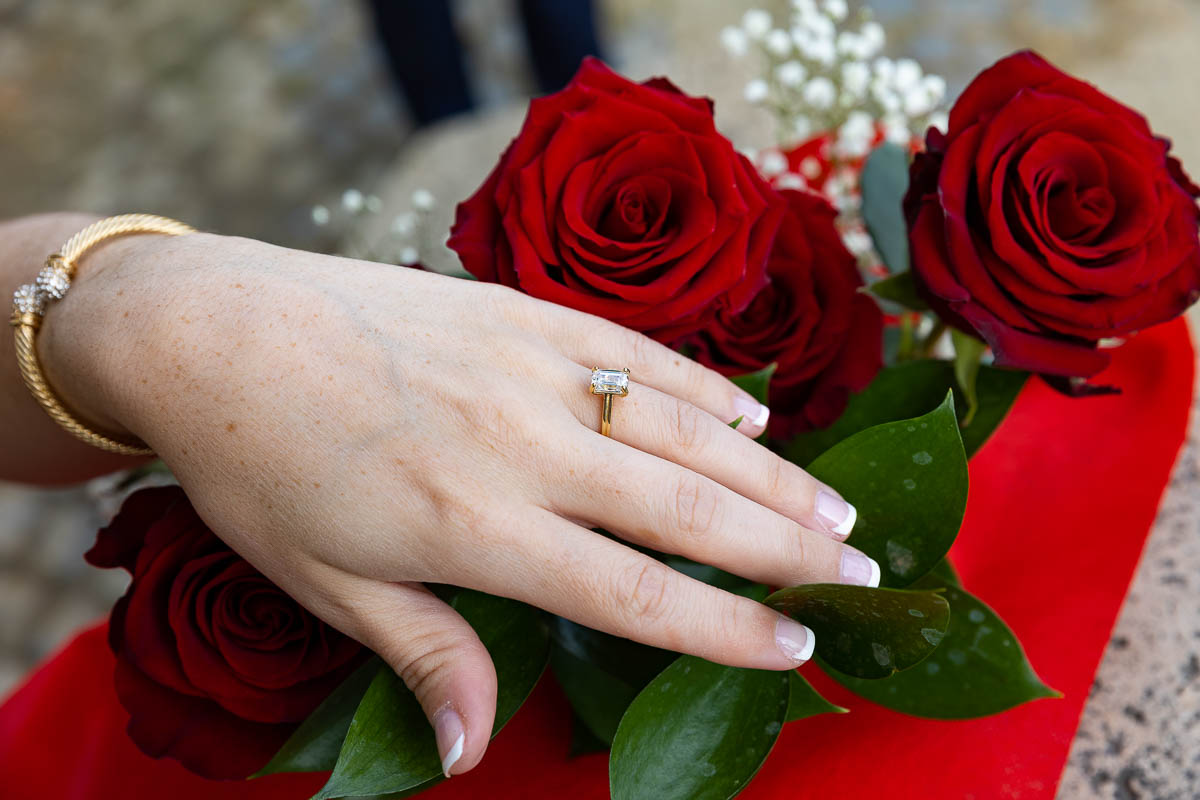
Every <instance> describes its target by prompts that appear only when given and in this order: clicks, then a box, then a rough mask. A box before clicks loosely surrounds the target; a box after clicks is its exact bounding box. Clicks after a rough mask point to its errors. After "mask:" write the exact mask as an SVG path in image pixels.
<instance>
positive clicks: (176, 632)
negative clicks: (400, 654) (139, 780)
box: [86, 486, 366, 779]
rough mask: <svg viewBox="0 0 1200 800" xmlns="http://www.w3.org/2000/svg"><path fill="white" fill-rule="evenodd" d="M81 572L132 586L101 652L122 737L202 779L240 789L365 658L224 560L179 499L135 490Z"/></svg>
mask: <svg viewBox="0 0 1200 800" xmlns="http://www.w3.org/2000/svg"><path fill="white" fill-rule="evenodd" d="M86 558H87V560H88V561H89V562H90V563H91V564H93V565H95V566H98V567H124V568H125V569H127V570H128V571H129V573H130V574H131V575H132V576H133V580H132V582H131V583H130V584H129V589H128V590H127V591H126V592H125V595H124V596H123V597H122V598H121V599H120V600H118V601H117V604H116V606H115V607H114V608H113V612H112V618H111V620H110V623H109V646H110V647H112V651H113V653H114V654H115V655H116V660H117V668H116V689H117V697H118V698H119V699H120V701H121V705H123V706H124V707H125V709H126V710H127V711H128V712H129V714H130V720H129V728H128V730H129V736H130V737H131V738H132V739H133V741H134V743H136V744H137V746H138V747H139V748H141V749H142V750H143V751H144V752H145V753H146V754H147V755H150V756H153V757H155V758H160V757H162V756H170V757H172V758H175V759H178V760H179V761H180V762H182V763H183V765H184V766H185V767H187V768H188V769H189V770H191V771H192V772H195V773H197V774H199V775H202V776H204V777H206V778H231V779H232V778H245V777H246V776H247V775H250V774H251V773H253V772H255V771H256V770H258V769H259V768H260V767H262V766H264V765H265V764H266V763H267V761H269V760H270V759H271V757H272V756H273V755H274V754H275V752H276V751H277V750H278V749H279V748H280V746H282V744H283V743H284V741H285V740H286V739H287V737H288V736H289V735H291V733H292V731H293V730H295V727H296V724H297V723H299V722H301V721H302V720H304V718H305V717H307V716H308V715H309V713H310V712H311V711H312V710H313V709H314V708H316V707H317V705H318V704H320V702H321V701H322V700H324V699H325V697H326V696H328V695H329V693H330V692H331V691H333V689H334V688H336V687H337V685H338V684H339V683H341V681H342V680H343V679H344V678H345V677H346V676H347V675H348V673H349V672H350V670H352V669H353V668H354V667H355V666H356V665H357V663H358V662H359V661H360V660H361V658H362V657H363V656H364V655H366V651H365V650H364V649H363V647H362V646H361V645H359V644H358V643H357V642H355V641H354V640H353V639H350V638H348V637H346V636H343V635H342V634H341V633H338V632H337V631H336V630H334V629H333V628H330V627H329V626H328V625H326V624H325V623H323V622H321V621H320V620H319V619H317V618H316V617H314V616H313V615H312V614H310V613H309V612H308V611H306V610H305V609H304V608H303V607H301V606H300V605H299V604H298V603H297V602H296V601H295V600H293V599H292V598H290V597H289V596H288V595H286V594H284V593H283V591H282V590H281V589H280V588H279V587H277V586H275V584H273V583H271V582H270V581H269V580H267V579H266V578H265V577H263V575H262V574H261V573H259V572H258V571H257V570H256V569H254V567H252V566H250V564H249V563H248V562H247V561H246V560H245V559H243V558H242V557H241V556H239V555H238V554H237V553H235V552H233V551H232V550H231V549H229V547H227V546H226V545H225V544H224V543H223V542H222V541H221V540H220V539H218V538H217V537H216V535H214V534H213V532H212V531H210V530H209V529H208V527H207V526H206V525H205V524H204V522H203V521H202V520H201V519H200V517H199V516H197V514H196V511H195V509H193V508H192V504H191V503H190V502H189V501H188V499H187V496H186V495H185V494H184V493H183V490H182V489H180V488H178V487H175V486H168V487H160V488H155V489H144V490H142V491H139V492H136V493H134V494H133V495H130V497H129V498H128V499H127V500H126V501H125V504H124V505H123V506H122V508H121V512H120V513H119V514H118V515H117V517H116V518H115V519H114V520H113V521H112V524H110V525H109V526H108V527H107V528H104V529H103V530H101V531H100V533H99V534H98V535H97V537H96V544H95V546H94V547H92V549H91V550H89V551H88V553H87V555H86Z"/></svg>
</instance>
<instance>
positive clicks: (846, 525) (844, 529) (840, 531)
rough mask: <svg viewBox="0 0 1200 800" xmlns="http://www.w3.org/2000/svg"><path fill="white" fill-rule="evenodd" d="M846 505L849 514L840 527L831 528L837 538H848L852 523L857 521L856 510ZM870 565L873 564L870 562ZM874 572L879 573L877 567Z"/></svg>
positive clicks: (848, 504)
mask: <svg viewBox="0 0 1200 800" xmlns="http://www.w3.org/2000/svg"><path fill="white" fill-rule="evenodd" d="M846 505H847V506H849V508H850V513H849V514H847V515H846V518H845V519H844V520H842V522H841V524H840V525H836V526H834V528H833V532H834V533H836V534H837V535H838V536H848V535H849V534H850V531H852V530H854V523H855V522H857V521H858V509H857V508H855V507H854V506H853V505H851V504H850V503H846ZM871 563H872V564H874V563H875V562H874V561H872V562H871ZM875 571H876V572H878V571H879V566H878V565H876V567H875Z"/></svg>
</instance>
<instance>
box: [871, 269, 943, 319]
mask: <svg viewBox="0 0 1200 800" xmlns="http://www.w3.org/2000/svg"><path fill="white" fill-rule="evenodd" d="M865 291H867V292H868V293H870V294H873V295H875V296H876V297H878V298H880V299H881V300H887V301H888V302H890V303H895V304H896V305H898V306H900V307H901V308H904V309H908V310H909V311H928V310H929V304H928V303H926V302H925V301H924V300H923V299H922V298H921V295H920V294H918V293H917V285H916V283H915V282H914V281H913V274H912V272H911V271H906V272H899V273H897V274H895V275H892V276H890V277H887V278H883V279H882V280H878V281H875V282H874V283H872V284H870V285H869V286H867V287H865Z"/></svg>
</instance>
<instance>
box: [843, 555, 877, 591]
mask: <svg viewBox="0 0 1200 800" xmlns="http://www.w3.org/2000/svg"><path fill="white" fill-rule="evenodd" d="M879 577H880V574H879V564H878V563H876V561H875V559H873V558H871V557H870V556H868V555H867V554H866V553H862V552H860V551H858V550H855V549H854V548H853V547H846V548H843V549H842V583H849V584H853V585H855V586H878V585H879Z"/></svg>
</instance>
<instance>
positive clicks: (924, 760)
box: [0, 320, 1194, 800]
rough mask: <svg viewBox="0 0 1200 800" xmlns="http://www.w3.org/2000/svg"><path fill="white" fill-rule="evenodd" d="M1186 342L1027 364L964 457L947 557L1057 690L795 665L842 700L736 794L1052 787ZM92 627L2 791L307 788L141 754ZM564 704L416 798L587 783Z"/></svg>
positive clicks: (1143, 501)
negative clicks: (949, 709)
mask: <svg viewBox="0 0 1200 800" xmlns="http://www.w3.org/2000/svg"><path fill="white" fill-rule="evenodd" d="M1193 365H1194V354H1193V351H1192V345H1191V340H1190V338H1189V336H1188V332H1187V327H1186V325H1185V323H1184V322H1183V321H1182V320H1179V321H1176V322H1173V323H1171V324H1169V325H1164V326H1160V327H1158V328H1156V329H1153V330H1151V331H1148V332H1146V333H1143V334H1142V335H1140V336H1138V337H1137V338H1136V339H1134V340H1133V341H1131V342H1130V343H1129V344H1127V345H1126V346H1125V347H1123V348H1121V349H1120V350H1119V351H1117V352H1116V353H1115V357H1114V360H1113V365H1112V367H1111V368H1110V369H1109V370H1108V371H1106V372H1105V373H1103V374H1102V375H1100V376H1099V377H1097V378H1096V382H1097V383H1108V384H1115V385H1118V386H1121V387H1122V388H1123V389H1124V393H1123V394H1121V395H1116V396H1109V397H1094V398H1086V399H1079V400H1072V399H1068V398H1065V397H1063V396H1061V395H1059V394H1057V393H1055V392H1053V391H1052V390H1050V389H1049V388H1047V387H1046V386H1045V385H1044V384H1043V383H1041V382H1040V381H1036V380H1035V381H1031V382H1030V384H1029V386H1028V387H1027V388H1026V389H1025V391H1024V392H1023V393H1022V394H1021V396H1020V398H1018V400H1017V404H1016V406H1015V407H1014V408H1013V411H1012V414H1011V416H1010V417H1009V419H1008V420H1007V421H1006V422H1005V423H1004V425H1003V427H1002V428H1001V430H1000V431H999V432H998V434H997V436H996V437H995V438H994V439H993V440H992V441H991V442H989V443H988V444H987V445H986V446H985V447H984V448H983V450H981V451H980V453H979V454H978V455H977V456H976V458H975V459H973V460H972V462H971V495H970V500H969V502H968V505H967V519H966V523H965V526H964V529H963V532H962V535H961V536H960V537H959V541H958V543H957V544H956V545H955V547H954V551H953V553H952V557H953V559H954V562H955V563H956V564H957V566H958V568H959V571H960V573H961V574H962V577H963V581H964V583H965V584H966V586H967V587H969V588H970V589H971V590H972V591H973V592H974V593H975V594H977V595H979V596H980V597H981V598H983V599H984V600H985V601H987V602H988V603H989V604H990V605H992V607H994V608H995V609H996V611H998V612H999V613H1000V615H1001V616H1002V617H1004V619H1005V620H1007V621H1008V623H1009V624H1010V625H1011V626H1012V628H1013V629H1014V630H1015V631H1016V632H1017V634H1018V636H1019V637H1020V638H1021V641H1022V642H1023V643H1024V644H1025V647H1026V650H1027V652H1028V654H1029V656H1030V659H1031V660H1032V662H1033V664H1034V666H1035V668H1036V669H1037V670H1038V672H1039V674H1040V675H1041V676H1042V678H1043V679H1044V680H1045V681H1046V682H1047V683H1049V684H1050V685H1051V686H1053V687H1055V688H1056V689H1059V690H1060V691H1062V692H1063V693H1064V694H1065V697H1064V698H1063V699H1061V700H1042V701H1039V702H1036V703H1031V704H1028V705H1025V706H1022V707H1020V708H1017V709H1015V710H1013V711H1011V712H1009V713H1006V714H1002V715H999V716H996V717H991V718H988V719H982V720H971V721H965V722H939V721H932V720H921V719H915V718H912V717H906V716H904V715H901V714H896V713H894V712H891V711H888V710H886V709H883V708H881V707H879V706H875V705H873V704H871V703H869V702H867V701H865V700H861V699H859V698H857V697H855V696H854V695H853V694H851V693H849V692H847V691H845V690H844V689H842V688H841V687H839V686H837V685H836V684H834V683H833V682H832V681H830V680H828V679H826V678H825V677H824V676H823V675H822V674H821V673H820V672H819V671H818V670H817V669H815V668H812V667H810V668H806V669H805V670H804V672H805V674H806V675H807V676H808V677H809V678H810V679H811V680H812V681H813V683H814V684H815V685H816V686H817V687H818V688H819V689H820V690H821V692H822V693H823V694H825V696H826V697H828V698H829V699H831V700H833V701H834V702H837V703H840V704H842V705H845V706H847V707H849V708H851V709H852V713H850V714H846V715H840V716H834V715H826V716H823V717H817V718H815V719H811V720H806V721H803V722H800V723H797V724H794V725H789V726H787V727H786V728H785V729H784V733H783V735H782V737H781V739H780V741H779V744H778V746H777V747H776V748H775V750H774V752H773V753H772V754H771V757H770V758H769V759H768V760H767V763H766V765H765V766H764V767H763V769H762V771H761V772H760V773H759V774H758V776H757V777H756V778H755V779H754V781H753V782H752V783H751V785H750V787H749V788H748V789H747V790H746V791H745V792H744V793H743V794H742V795H741V796H740V800H767V799H770V800H775V799H776V798H785V797H787V798H791V797H839V798H863V800H866V799H867V798H871V800H875V798H880V797H888V798H892V799H893V800H903V799H905V798H914V799H915V798H922V800H924V799H925V798H972V799H973V800H985V799H987V798H997V799H999V798H1005V800H1012V799H1013V798H1017V799H1018V800H1026V799H1027V798H1052V797H1053V796H1054V792H1055V788H1056V786H1057V784H1058V779H1059V776H1060V774H1061V772H1062V768H1063V764H1064V762H1065V760H1066V757H1067V750H1068V748H1069V747H1070V743H1071V740H1072V737H1073V736H1074V733H1075V728H1076V726H1077V725H1078V721H1079V714H1080V712H1081V711H1082V708H1083V704H1084V701H1085V700H1086V698H1087V694H1088V690H1089V688H1090V686H1091V682H1092V677H1093V675H1094V673H1095V670H1096V667H1097V665H1098V663H1099V660H1100V656H1101V653H1102V652H1103V649H1104V646H1105V644H1106V643H1107V641H1108V638H1109V635H1110V633H1111V630H1112V626H1113V623H1114V621H1115V619H1116V616H1117V613H1118V611H1119V610H1120V607H1121V603H1122V600H1123V599H1124V597H1125V592H1126V589H1127V588H1128V585H1129V580H1130V578H1131V576H1132V574H1133V570H1134V568H1135V566H1136V565H1137V560H1138V556H1139V554H1140V553H1141V550H1142V545H1143V542H1144V541H1145V537H1146V534H1147V532H1148V531H1149V529H1150V526H1151V524H1152V523H1153V521H1154V517H1155V514H1156V512H1157V509H1158V503H1159V499H1160V497H1161V495H1162V492H1163V489H1164V487H1165V486H1166V484H1167V480H1168V478H1169V475H1170V472H1171V468H1172V466H1173V465H1174V463H1175V459H1176V456H1177V455H1178V452H1179V448H1180V446H1181V444H1182V442H1183V440H1184V437H1185V435H1186V431H1187V421H1188V411H1189V408H1190V406H1191V399H1192V376H1193ZM112 670H113V661H112V657H111V656H110V654H109V652H108V648H107V646H106V644H105V642H104V628H103V626H99V627H96V628H93V629H91V630H89V631H86V632H85V633H83V634H81V635H80V636H79V637H78V638H76V639H75V640H74V641H73V642H71V643H70V644H69V645H68V646H67V647H66V649H65V650H63V651H62V652H61V653H59V654H58V655H57V656H56V657H54V658H53V659H51V660H50V661H49V662H48V663H47V664H45V665H44V666H43V667H42V668H41V669H40V670H38V671H37V672H35V673H34V674H33V675H32V676H31V677H30V679H29V680H28V681H27V682H26V683H25V685H24V686H22V687H21V688H20V689H18V690H17V692H16V693H15V694H14V695H12V696H11V697H10V698H9V699H8V701H7V702H6V703H5V704H4V706H3V707H0V786H3V787H4V795H5V796H6V797H14V798H33V797H39V798H48V799H50V800H54V799H56V798H72V799H75V798H79V799H82V798H97V800H99V799H100V798H104V799H105V800H107V799H108V798H115V797H121V798H130V799H135V800H136V799H138V798H156V799H157V798H163V797H169V798H171V800H210V798H213V797H221V798H231V799H232V800H240V799H241V798H245V799H246V800H304V798H307V797H308V796H310V795H311V794H312V793H313V792H314V791H315V790H316V789H317V788H319V787H320V785H321V783H322V782H323V777H324V776H317V775H299V776H297V775H286V776H274V777H270V778H266V779H263V780H259V781H252V782H248V783H214V782H209V781H204V780H201V779H199V778H196V777H195V776H193V775H191V774H190V773H188V772H186V771H185V770H183V769H182V768H181V767H180V766H179V765H178V764H176V763H175V762H173V761H168V760H164V761H153V760H151V759H149V758H147V757H146V756H144V755H142V754H141V753H140V752H139V751H138V750H137V749H136V748H135V747H134V746H133V745H132V744H131V743H130V741H129V739H128V738H127V737H126V736H125V734H124V725H125V713H124V711H123V710H122V709H121V707H120V705H119V704H118V703H117V701H116V697H115V695H114V693H113V689H112ZM569 726H570V721H569V716H568V713H567V708H566V705H565V701H564V700H563V698H562V696H561V694H560V693H559V691H558V689H557V688H556V687H555V686H554V685H553V682H552V681H544V682H543V684H542V686H540V687H539V689H538V690H537V691H536V692H535V693H534V695H533V698H532V699H531V701H530V702H529V703H528V704H527V705H526V707H525V708H524V709H523V710H522V711H521V713H520V714H518V715H517V717H516V718H515V719H514V720H513V722H512V723H510V724H509V726H508V727H507V728H506V729H505V730H504V731H503V733H501V735H500V736H499V737H497V738H496V740H495V741H494V742H493V743H492V745H491V748H490V749H489V750H488V754H487V756H486V757H485V758H484V761H483V763H482V764H481V766H480V767H478V768H477V769H476V770H474V771H473V772H471V773H469V774H467V775H464V776H460V777H456V778H454V779H453V780H450V781H447V782H445V783H443V784H440V785H439V786H437V787H435V788H434V789H432V790H430V791H429V792H427V793H425V794H423V795H422V797H423V798H426V799H427V800H467V799H468V798H482V797H486V798H489V800H517V798H522V799H523V800H524V799H526V798H530V799H532V800H543V799H544V800H557V798H563V797H570V798H571V800H601V798H606V797H608V790H607V768H606V758H605V757H604V756H601V755H594V756H587V757H584V758H579V759H575V760H571V761H568V760H567V758H566V753H567V742H568V740H569V732H570V731H569Z"/></svg>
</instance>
